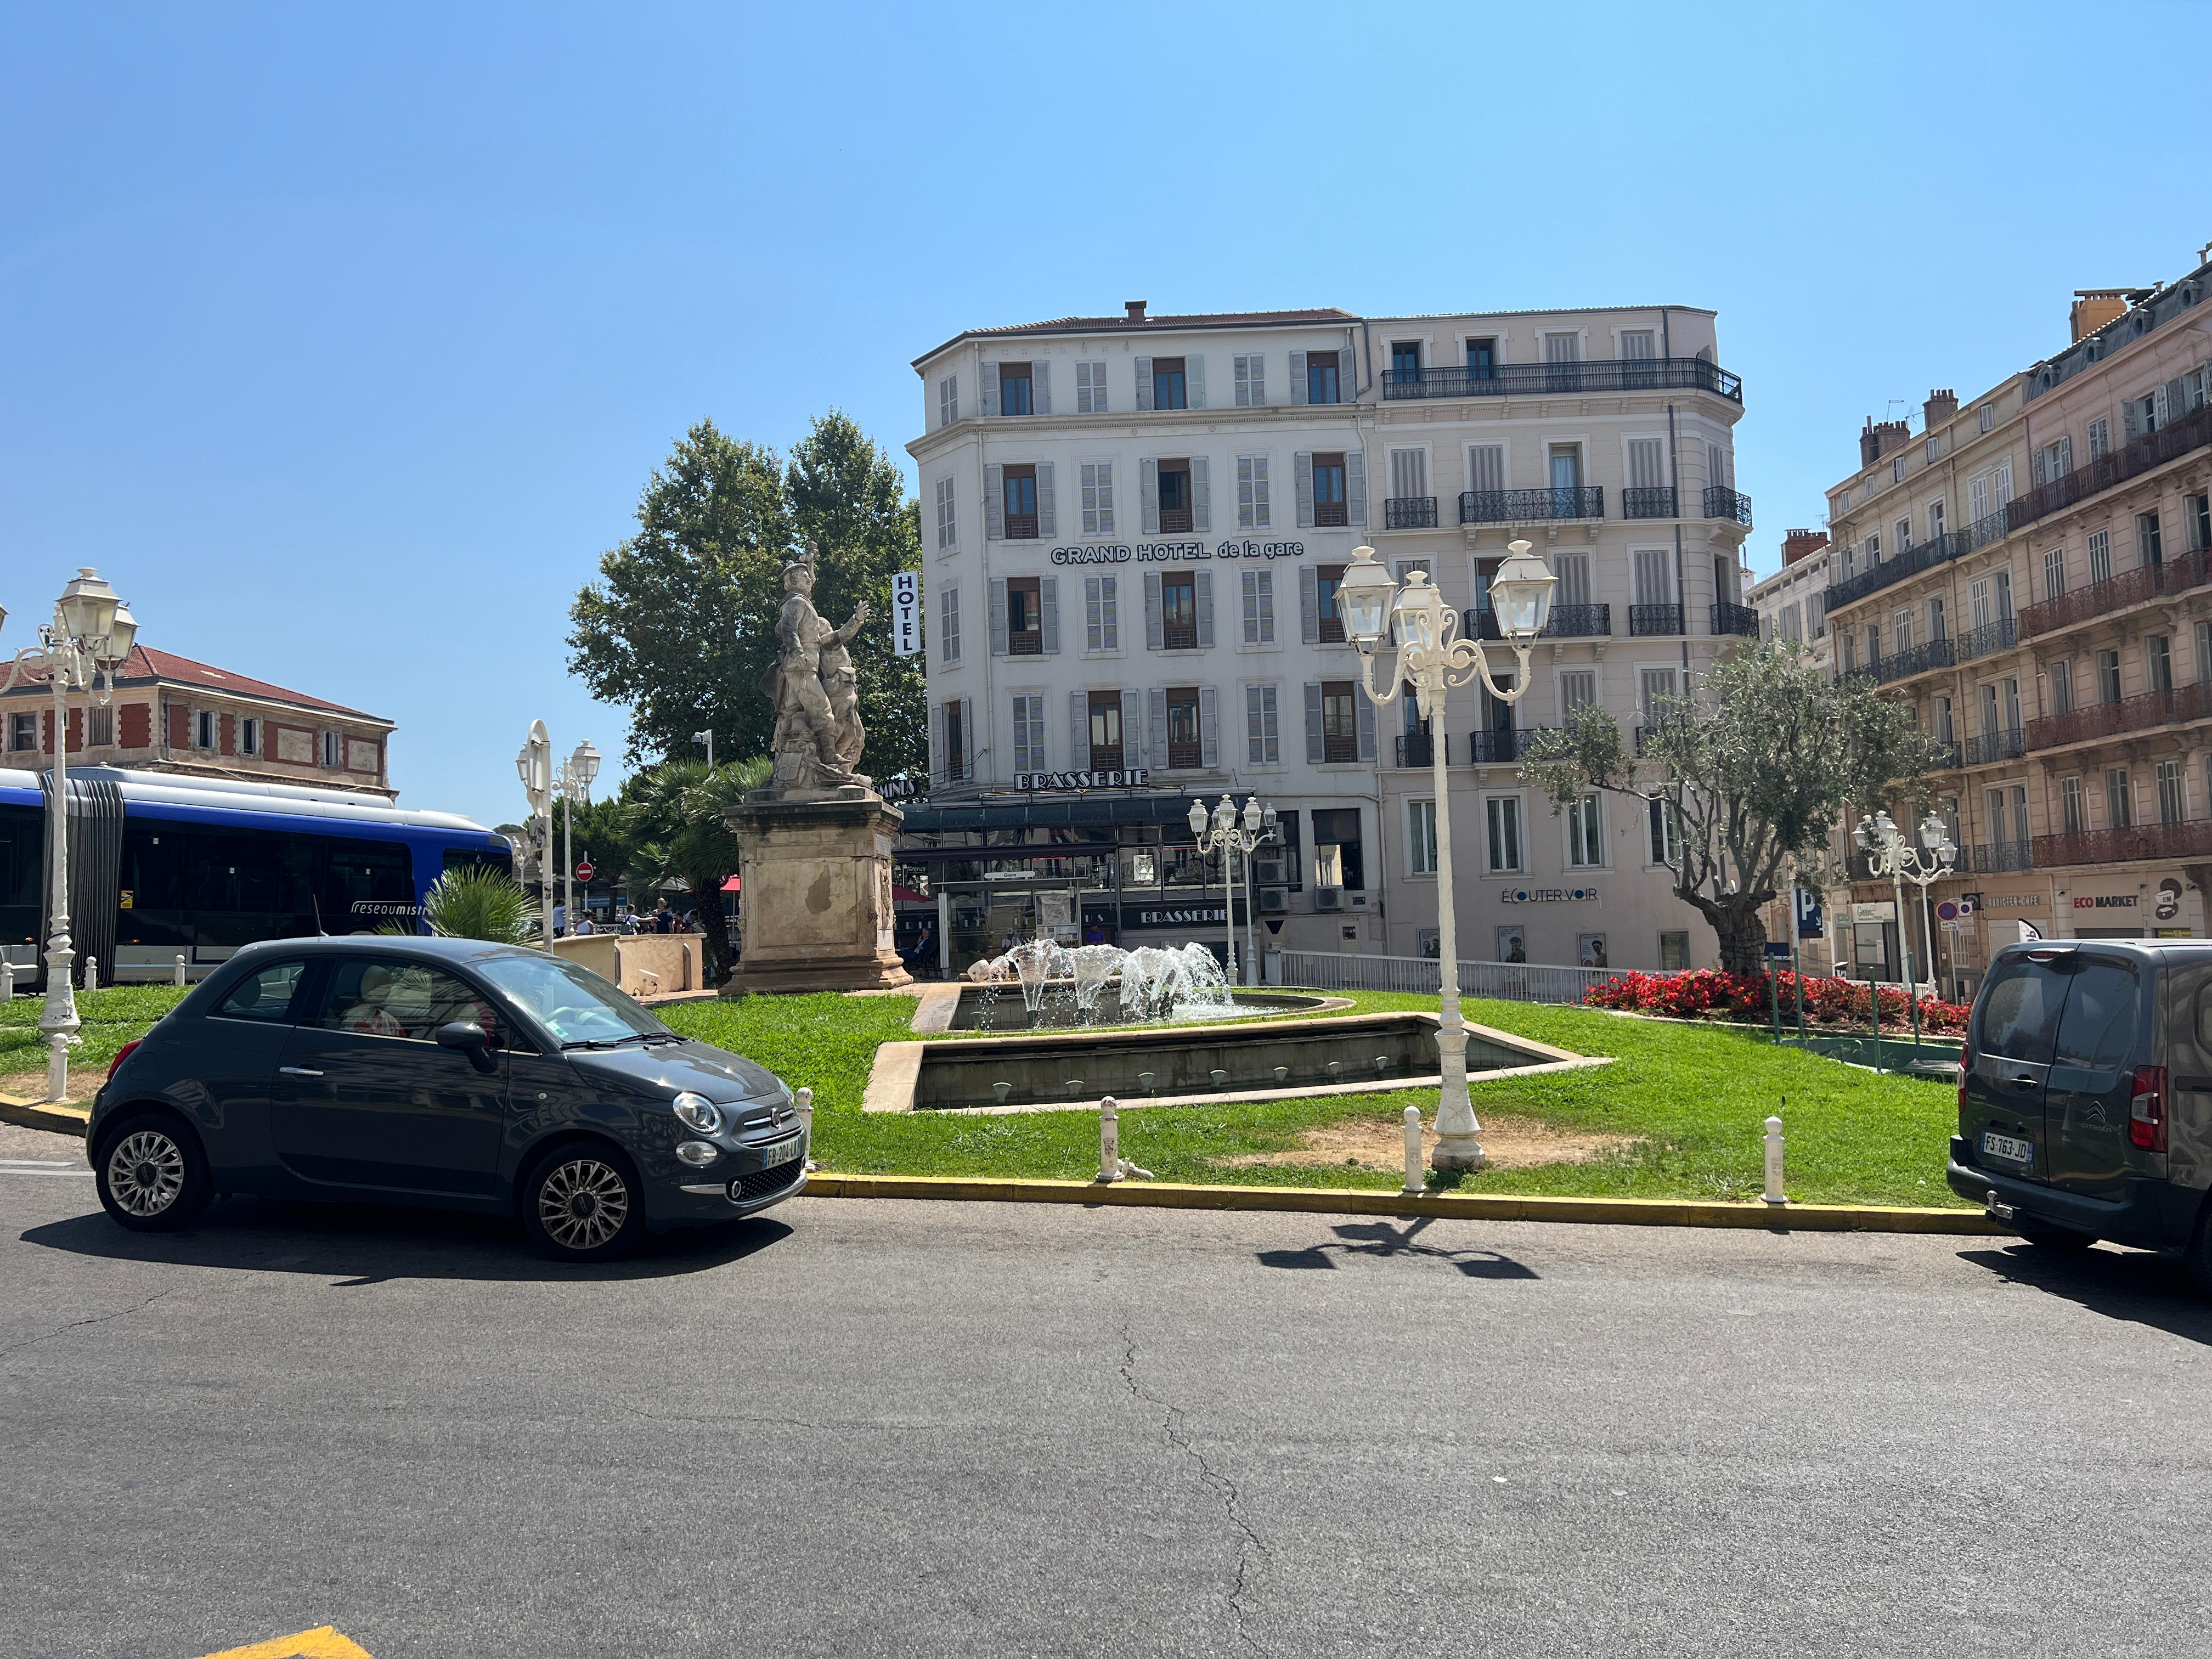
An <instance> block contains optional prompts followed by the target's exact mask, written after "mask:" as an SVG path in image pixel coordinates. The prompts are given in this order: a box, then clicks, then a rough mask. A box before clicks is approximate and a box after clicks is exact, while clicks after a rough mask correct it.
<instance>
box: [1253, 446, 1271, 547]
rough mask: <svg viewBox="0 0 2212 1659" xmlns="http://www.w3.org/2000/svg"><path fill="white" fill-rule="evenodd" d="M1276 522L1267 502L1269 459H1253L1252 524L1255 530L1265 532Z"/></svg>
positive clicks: (1261, 457) (1263, 456)
mask: <svg viewBox="0 0 2212 1659" xmlns="http://www.w3.org/2000/svg"><path fill="white" fill-rule="evenodd" d="M1273 522H1274V513H1273V509H1272V507H1270V506H1269V504H1268V501H1267V457H1266V456H1265V455H1255V456H1254V457H1253V458H1252V524H1253V527H1254V528H1255V529H1259V530H1265V529H1267V527H1268V526H1270V525H1272V524H1273Z"/></svg>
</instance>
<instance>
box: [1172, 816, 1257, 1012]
mask: <svg viewBox="0 0 2212 1659" xmlns="http://www.w3.org/2000/svg"><path fill="white" fill-rule="evenodd" d="M1212 822H1213V828H1212V829H1211V830H1209V829H1207V828H1206V803H1205V802H1204V801H1202V800H1194V801H1193V802H1191V804H1190V817H1189V823H1190V833H1191V834H1192V835H1194V836H1197V837H1198V855H1199V856H1200V858H1205V857H1206V856H1208V855H1209V854H1212V851H1213V849H1214V848H1217V847H1218V848H1220V849H1221V902H1222V903H1223V905H1224V906H1225V914H1224V915H1223V917H1222V932H1223V933H1224V935H1225V941H1226V944H1227V946H1228V951H1229V970H1228V973H1227V975H1225V977H1226V978H1227V980H1228V981H1229V983H1230V984H1231V985H1234V984H1236V983H1237V878H1236V872H1235V869H1234V866H1232V865H1231V859H1232V858H1233V857H1234V856H1235V855H1236V854H1238V853H1242V854H1244V855H1245V857H1246V858H1247V859H1249V858H1250V857H1251V855H1252V849H1253V848H1255V847H1257V846H1259V845H1260V843H1261V842H1264V841H1266V840H1267V839H1268V838H1269V837H1271V836H1273V834H1274V833H1275V809H1274V808H1273V807H1272V806H1270V807H1268V808H1267V810H1266V811H1261V807H1260V798H1259V797H1258V796H1257V795H1249V796H1247V797H1246V798H1245V800H1244V823H1243V828H1242V829H1239V828H1238V827H1237V804H1236V802H1234V801H1232V800H1231V799H1229V797H1228V796H1226V795H1224V796H1223V797H1222V798H1221V801H1220V804H1219V805H1217V806H1216V807H1215V808H1214V809H1213V814H1212ZM1247 919H1248V920H1249V912H1247ZM1246 954H1247V955H1249V954H1250V952H1249V950H1248V951H1247V952H1246Z"/></svg>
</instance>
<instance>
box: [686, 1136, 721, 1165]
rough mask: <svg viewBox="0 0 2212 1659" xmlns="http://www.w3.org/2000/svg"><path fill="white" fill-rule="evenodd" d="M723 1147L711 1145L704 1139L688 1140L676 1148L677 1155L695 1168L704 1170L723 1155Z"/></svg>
mask: <svg viewBox="0 0 2212 1659" xmlns="http://www.w3.org/2000/svg"><path fill="white" fill-rule="evenodd" d="M721 1155H722V1149H721V1148H720V1147H719V1146H708V1144H707V1143H706V1142H705V1141H703V1140H687V1141H685V1142H684V1144H683V1145H682V1146H678V1148H677V1149H676V1156H677V1157H678V1158H682V1159H683V1160H684V1162H685V1163H686V1164H690V1166H691V1167H692V1168H693V1169H695V1170H703V1169H705V1168H706V1167H707V1165H708V1164H712V1163H713V1162H714V1160H715V1159H716V1158H720V1157H721Z"/></svg>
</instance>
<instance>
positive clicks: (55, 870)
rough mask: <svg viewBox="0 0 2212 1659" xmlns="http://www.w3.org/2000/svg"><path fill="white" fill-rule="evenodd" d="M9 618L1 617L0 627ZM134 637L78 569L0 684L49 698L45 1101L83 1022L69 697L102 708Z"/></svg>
mask: <svg viewBox="0 0 2212 1659" xmlns="http://www.w3.org/2000/svg"><path fill="white" fill-rule="evenodd" d="M6 617H7V612H6V611H0V621H4V620H5V619H6ZM137 633H138V624H137V622H136V621H134V620H133V619H132V617H131V612H130V611H129V609H128V608H127V607H125V605H124V604H123V603H122V601H120V600H119V599H117V598H116V597H115V590H114V589H113V588H112V587H110V586H108V585H107V584H106V582H105V581H102V580H100V574H99V573H98V572H97V571H95V570H94V569H93V568H92V567H91V566H89V565H85V566H81V567H80V568H78V571H77V574H76V580H74V581H72V582H70V585H69V586H67V587H65V588H64V589H63V590H62V596H61V598H60V599H58V600H56V601H55V603H54V619H53V621H52V622H51V623H47V624H46V626H45V627H43V628H41V629H40V630H39V641H40V643H39V644H37V645H34V646H26V647H23V649H22V650H21V651H19V652H17V653H15V662H14V664H13V665H10V667H9V670H8V678H7V680H6V682H5V683H4V684H0V691H4V690H9V689H11V688H12V687H13V686H14V685H15V682H16V681H17V680H18V679H19V678H22V677H23V676H24V675H26V674H30V675H39V674H43V675H45V676H46V680H47V683H48V684H50V685H51V686H52V688H53V693H54V729H53V744H54V766H53V793H52V796H51V797H50V798H49V802H48V805H47V808H46V847H47V853H46V860H47V865H48V867H49V870H50V872H51V873H50V876H49V886H48V890H47V908H48V919H47V934H46V1006H44V1007H43V1008H42V1009H41V1010H40V1014H39V1030H40V1032H41V1033H42V1034H43V1035H44V1036H45V1037H46V1098H47V1099H48V1100H50V1101H58V1100H62V1099H64V1098H66V1097H67V1096H68V1093H69V1051H70V1049H71V1048H74V1047H75V1046H76V1042H77V1035H76V1033H77V1028H78V1026H79V1025H80V1024H82V1022H81V1021H80V1020H79V1019H78V1018H77V1014H76V987H75V986H74V985H72V984H71V983H70V979H71V974H72V969H73V967H74V964H75V963H76V945H75V942H74V941H73V940H71V939H70V919H69V694H70V692H72V691H90V692H91V693H92V702H93V706H94V707H95V708H106V706H107V702H108V697H109V695H110V692H111V689H112V680H113V678H114V675H115V671H116V670H117V669H118V668H120V667H121V666H122V665H123V664H124V662H125V659H128V658H129V656H130V655H131V641H133V640H134V639H136V638H137Z"/></svg>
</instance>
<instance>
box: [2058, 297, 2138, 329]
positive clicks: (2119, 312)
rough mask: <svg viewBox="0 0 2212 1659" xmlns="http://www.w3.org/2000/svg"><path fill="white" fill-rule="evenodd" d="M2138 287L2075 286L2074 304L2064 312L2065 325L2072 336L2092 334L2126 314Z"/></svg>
mask: <svg viewBox="0 0 2212 1659" xmlns="http://www.w3.org/2000/svg"><path fill="white" fill-rule="evenodd" d="M2141 292H2142V290H2141V289H2126V288H2077V289H2075V290H2074V304H2073V306H2072V307H2071V308H2070V309H2069V311H2068V312H2067V313H2066V325H2067V326H2068V327H2069V328H2070V329H2071V330H2073V331H2074V338H2075V339H2076V340H2079V339H2080V338H2081V337H2082V336H2083V335H2085V334H2094V333H2095V332H2096V331H2098V330H2099V329H2100V328H2102V327H2104V325H2106V323H2110V322H2115V321H2118V319H2120V318H2122V317H2124V316H2126V315H2127V314H2128V307H2129V305H2130V303H2131V296H2132V295H2136V294H2139V293H2141Z"/></svg>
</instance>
